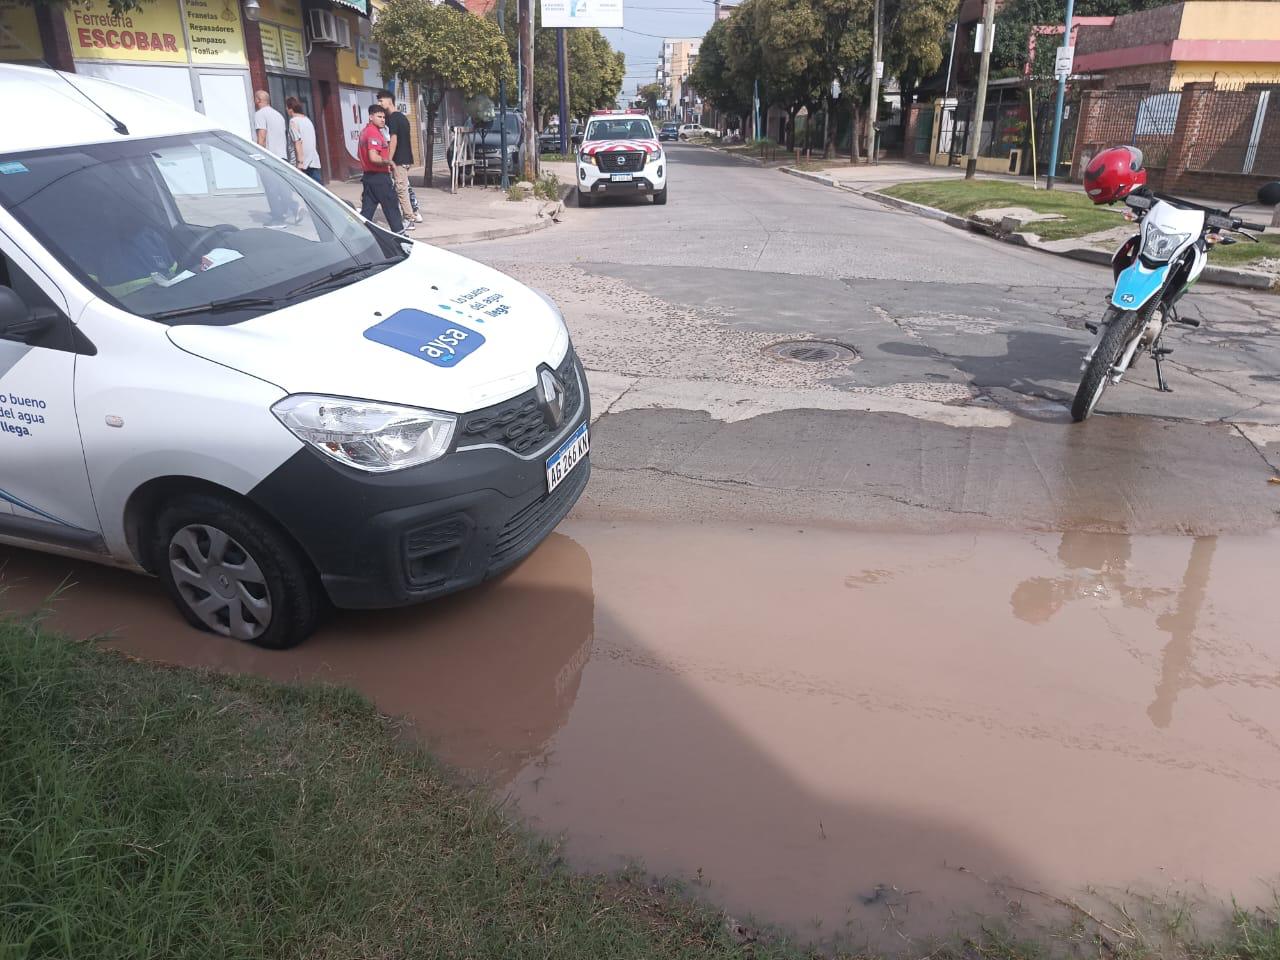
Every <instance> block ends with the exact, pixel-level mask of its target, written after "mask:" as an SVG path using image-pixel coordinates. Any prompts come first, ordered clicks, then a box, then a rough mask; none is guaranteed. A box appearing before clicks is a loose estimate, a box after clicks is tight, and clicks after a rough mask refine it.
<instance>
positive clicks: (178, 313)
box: [147, 297, 280, 320]
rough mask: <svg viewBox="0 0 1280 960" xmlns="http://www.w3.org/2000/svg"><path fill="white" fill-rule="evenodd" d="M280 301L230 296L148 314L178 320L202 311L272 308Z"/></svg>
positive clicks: (153, 316) (158, 317)
mask: <svg viewBox="0 0 1280 960" xmlns="http://www.w3.org/2000/svg"><path fill="white" fill-rule="evenodd" d="M279 302H280V301H279V300H277V299H276V298H275V297H228V298H227V299H226V300H212V301H210V302H209V303H198V304H196V305H195V306H193V307H178V308H177V309H176V310H162V311H160V312H159V313H150V314H147V316H148V317H149V318H150V319H152V320H176V319H178V318H179V317H194V316H197V315H198V314H202V313H225V312H226V311H228V310H254V309H256V308H258V307H264V308H266V309H270V308H272V307H274V306H276V304H278V303H279Z"/></svg>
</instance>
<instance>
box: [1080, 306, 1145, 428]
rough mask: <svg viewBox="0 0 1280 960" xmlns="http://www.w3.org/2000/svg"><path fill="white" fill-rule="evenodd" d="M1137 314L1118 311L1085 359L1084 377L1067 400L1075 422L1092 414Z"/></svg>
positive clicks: (1131, 329) (1126, 341)
mask: <svg viewBox="0 0 1280 960" xmlns="http://www.w3.org/2000/svg"><path fill="white" fill-rule="evenodd" d="M1139 316H1140V315H1139V314H1138V313H1135V312H1129V313H1121V314H1119V315H1117V316H1115V317H1113V318H1112V320H1111V322H1110V323H1109V324H1107V329H1106V332H1104V333H1103V335H1102V340H1101V341H1100V342H1099V343H1098V349H1096V350H1094V351H1093V359H1091V360H1090V361H1089V365H1088V366H1087V367H1085V371H1084V376H1083V377H1081V378H1080V386H1079V388H1078V389H1077V390H1076V398H1075V400H1073V401H1072V403H1071V419H1072V420H1074V421H1075V422H1076V423H1080V422H1081V421H1083V420H1087V419H1088V418H1089V414H1091V413H1093V410H1094V408H1095V407H1096V406H1097V405H1098V401H1099V400H1101V399H1102V394H1103V393H1105V392H1106V389H1107V384H1108V383H1110V382H1111V369H1112V367H1114V366H1115V365H1116V361H1117V360H1119V359H1120V356H1121V354H1122V353H1123V352H1124V348H1125V347H1126V346H1127V345H1128V343H1129V338H1130V337H1132V336H1133V330H1134V326H1135V324H1137V322H1138V319H1139Z"/></svg>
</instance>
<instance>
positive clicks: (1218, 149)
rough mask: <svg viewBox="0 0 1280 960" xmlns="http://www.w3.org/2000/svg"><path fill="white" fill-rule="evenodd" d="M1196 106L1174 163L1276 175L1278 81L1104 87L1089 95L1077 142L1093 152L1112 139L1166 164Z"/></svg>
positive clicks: (1279, 170) (1279, 160) (1279, 161)
mask: <svg viewBox="0 0 1280 960" xmlns="http://www.w3.org/2000/svg"><path fill="white" fill-rule="evenodd" d="M1193 95H1194V96H1196V97H1199V98H1203V99H1202V100H1201V101H1200V102H1199V103H1197V104H1196V112H1195V117H1194V130H1188V132H1187V136H1186V137H1185V138H1184V142H1183V144H1182V149H1181V155H1180V156H1179V158H1178V162H1179V164H1180V166H1181V168H1182V169H1184V170H1188V171H1193V172H1200V173H1228V174H1251V175H1255V176H1280V85H1276V84H1242V85H1239V87H1237V88H1231V87H1223V86H1219V87H1217V88H1215V89H1213V90H1198V91H1196V92H1195V93H1194V94H1192V93H1191V92H1189V91H1184V90H1175V91H1169V92H1151V91H1146V90H1103V91H1095V92H1093V93H1092V94H1090V98H1091V100H1092V101H1093V102H1092V108H1091V110H1090V115H1089V116H1088V118H1087V119H1086V121H1085V122H1086V129H1085V130H1084V131H1082V141H1081V145H1082V146H1083V147H1085V148H1086V152H1089V153H1092V152H1096V150H1098V149H1101V148H1103V147H1108V146H1113V145H1115V144H1118V143H1131V144H1133V145H1134V146H1136V147H1137V148H1138V149H1140V150H1141V151H1142V152H1143V155H1144V157H1145V160H1146V165H1147V166H1149V167H1153V168H1156V169H1163V168H1164V167H1165V166H1166V165H1167V164H1168V162H1169V154H1170V149H1171V148H1172V147H1173V146H1174V141H1175V135H1176V133H1177V131H1178V124H1179V120H1180V119H1185V118H1184V117H1183V114H1184V112H1185V111H1186V110H1187V109H1189V108H1190V103H1189V101H1188V99H1187V98H1188V97H1189V96H1193Z"/></svg>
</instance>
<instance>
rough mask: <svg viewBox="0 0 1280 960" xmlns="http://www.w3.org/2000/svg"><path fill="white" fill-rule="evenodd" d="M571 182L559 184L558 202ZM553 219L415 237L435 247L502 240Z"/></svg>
mask: <svg viewBox="0 0 1280 960" xmlns="http://www.w3.org/2000/svg"><path fill="white" fill-rule="evenodd" d="M573 189H574V187H573V184H570V183H562V184H560V203H561V204H563V203H564V201H565V199H566V198H567V197H568V196H569V194H570V193H571V192H572V191H573ZM554 222H555V221H554V220H552V219H551V218H550V217H539V218H538V219H537V220H535V221H533V222H532V223H522V224H519V225H517V226H514V227H494V228H493V229H492V230H476V231H473V232H471V233H456V234H453V235H451V236H444V237H415V238H414V239H415V240H418V239H420V240H421V241H422V242H423V243H429V244H431V245H432V246H435V247H444V246H449V245H452V244H458V243H477V242H479V241H481V240H503V239H506V238H507V237H522V236H524V235H525V234H527V233H537V232H538V231H539V230H545V229H547V227H549V226H551V224H553V223H554Z"/></svg>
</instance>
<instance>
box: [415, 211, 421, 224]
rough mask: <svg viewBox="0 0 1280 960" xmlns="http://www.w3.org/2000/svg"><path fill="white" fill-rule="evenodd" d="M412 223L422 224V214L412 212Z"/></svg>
mask: <svg viewBox="0 0 1280 960" xmlns="http://www.w3.org/2000/svg"><path fill="white" fill-rule="evenodd" d="M413 222H414V223H421V222H422V214H420V213H419V212H418V211H417V210H415V211H413Z"/></svg>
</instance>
